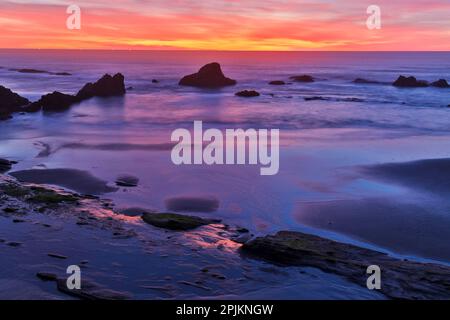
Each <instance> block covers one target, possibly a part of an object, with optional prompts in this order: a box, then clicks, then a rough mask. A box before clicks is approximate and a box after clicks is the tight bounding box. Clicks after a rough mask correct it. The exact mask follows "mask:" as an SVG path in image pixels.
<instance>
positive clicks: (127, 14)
mask: <svg viewBox="0 0 450 320" xmlns="http://www.w3.org/2000/svg"><path fill="white" fill-rule="evenodd" d="M337 2H339V3H337ZM391 2H393V1H388V0H378V1H377V3H376V4H377V5H379V6H380V7H381V17H382V28H381V29H380V30H368V29H367V27H366V25H365V23H366V19H367V17H368V14H366V8H367V6H369V5H370V4H372V3H371V2H367V3H361V2H360V1H352V3H349V1H330V0H317V1H315V2H314V3H313V2H309V1H308V0H267V1H264V4H263V3H260V2H259V1H257V0H241V1H238V0H215V1H212V0H211V1H209V2H208V3H207V4H205V3H199V1H194V0H174V1H171V4H172V5H171V6H169V5H168V4H167V1H163V0H151V1H150V0H149V1H139V0H122V1H120V3H111V1H106V0H92V1H87V0H79V1H77V0H74V1H66V0H34V1H32V0H7V1H2V2H1V3H0V27H1V28H2V31H3V32H2V34H1V35H0V48H3V49H5V48H14V49H96V50H98V49H111V50H130V49H133V50H218V51H308V50H313V51H448V50H450V20H449V19H448V14H449V13H450V2H449V1H446V0H435V1H425V0H410V1H407V0H398V1H395V3H391ZM70 4H77V5H79V6H80V7H81V10H82V16H81V21H82V29H81V30H68V29H67V28H66V19H67V17H68V14H67V13H66V8H67V7H68V6H69V5H70Z"/></svg>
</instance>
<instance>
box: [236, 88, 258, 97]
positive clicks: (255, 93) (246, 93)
mask: <svg viewBox="0 0 450 320" xmlns="http://www.w3.org/2000/svg"><path fill="white" fill-rule="evenodd" d="M235 95H236V96H238V97H244V98H251V97H259V95H260V94H259V92H258V91H255V90H243V91H239V92H236V94H235Z"/></svg>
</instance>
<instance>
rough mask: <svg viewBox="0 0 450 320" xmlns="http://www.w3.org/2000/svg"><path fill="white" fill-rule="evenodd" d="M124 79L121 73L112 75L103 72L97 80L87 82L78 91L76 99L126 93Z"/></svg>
mask: <svg viewBox="0 0 450 320" xmlns="http://www.w3.org/2000/svg"><path fill="white" fill-rule="evenodd" d="M124 80H125V78H124V76H123V75H122V74H121V73H117V74H115V75H114V76H113V77H111V76H110V75H109V74H105V75H104V76H103V77H102V78H101V79H100V80H98V81H97V82H95V83H91V82H89V83H87V84H86V85H85V86H84V87H83V88H82V89H81V90H80V91H78V93H77V95H76V98H77V100H78V101H82V100H86V99H90V98H93V97H112V96H122V95H124V94H125V93H126V89H125V83H124Z"/></svg>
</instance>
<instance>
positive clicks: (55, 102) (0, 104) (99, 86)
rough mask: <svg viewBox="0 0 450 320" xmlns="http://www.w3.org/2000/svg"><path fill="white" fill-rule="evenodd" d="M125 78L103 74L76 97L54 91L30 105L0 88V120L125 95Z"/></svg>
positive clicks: (65, 108)
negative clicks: (20, 113)
mask: <svg viewBox="0 0 450 320" xmlns="http://www.w3.org/2000/svg"><path fill="white" fill-rule="evenodd" d="M124 81H125V78H124V76H123V75H122V74H120V73H117V74H116V75H114V76H110V75H109V74H105V75H104V76H103V77H102V78H101V79H100V80H98V81H97V82H94V83H90V82H89V83H87V84H86V85H84V87H83V88H82V89H81V90H80V91H78V93H77V94H76V95H70V94H65V93H61V92H58V91H54V92H53V93H49V94H46V95H43V96H42V97H41V98H40V99H39V100H38V101H35V102H33V103H30V101H29V100H28V99H26V98H23V97H21V96H19V95H18V94H17V93H14V92H12V91H11V90H10V89H7V88H5V87H2V86H0V120H4V119H9V118H10V117H11V114H12V113H15V112H38V111H41V110H43V111H49V112H50V111H51V112H53V111H64V110H67V109H68V108H70V106H72V105H73V104H75V103H79V102H81V101H84V100H87V99H90V98H93V97H111V96H121V95H124V94H125V93H126V89H125V83H124Z"/></svg>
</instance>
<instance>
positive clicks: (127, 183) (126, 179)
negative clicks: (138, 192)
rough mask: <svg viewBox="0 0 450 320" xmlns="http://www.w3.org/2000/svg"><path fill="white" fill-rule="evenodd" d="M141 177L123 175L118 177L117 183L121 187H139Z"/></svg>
mask: <svg viewBox="0 0 450 320" xmlns="http://www.w3.org/2000/svg"><path fill="white" fill-rule="evenodd" d="M138 183H139V179H138V178H136V177H133V176H130V175H121V176H119V177H117V179H116V185H118V186H120V187H137V185H138Z"/></svg>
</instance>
